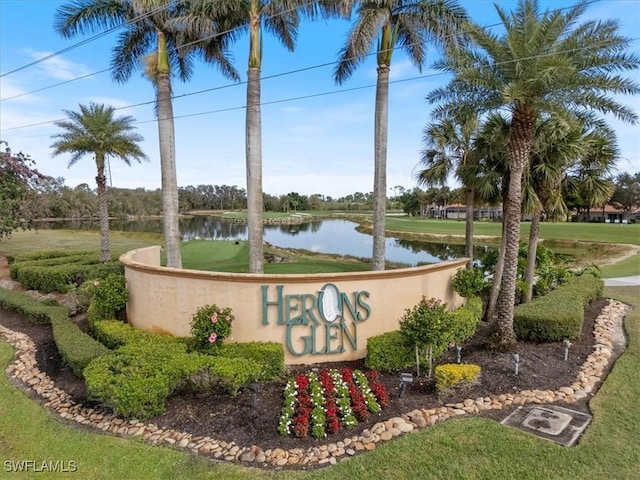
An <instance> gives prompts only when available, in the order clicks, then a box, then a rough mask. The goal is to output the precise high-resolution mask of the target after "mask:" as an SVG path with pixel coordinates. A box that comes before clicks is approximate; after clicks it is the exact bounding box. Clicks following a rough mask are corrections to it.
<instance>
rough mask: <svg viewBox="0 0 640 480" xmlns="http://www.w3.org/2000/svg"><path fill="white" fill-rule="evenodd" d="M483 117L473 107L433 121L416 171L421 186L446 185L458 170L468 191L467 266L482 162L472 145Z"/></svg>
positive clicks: (471, 261) (469, 265)
mask: <svg viewBox="0 0 640 480" xmlns="http://www.w3.org/2000/svg"><path fill="white" fill-rule="evenodd" d="M479 124H480V119H479V118H478V116H477V115H476V114H475V112H473V111H472V110H471V109H461V110H460V111H458V112H457V113H456V114H455V115H454V116H453V117H451V118H446V119H444V120H442V121H440V122H436V123H432V124H430V125H428V126H427V127H426V128H425V131H424V137H423V138H424V145H425V148H424V150H423V152H422V158H421V160H420V162H421V164H422V166H423V167H424V168H423V169H422V170H420V171H418V172H417V173H416V176H415V178H416V180H417V182H418V184H419V185H428V186H434V185H442V186H444V185H446V184H447V180H448V178H449V175H450V174H451V173H452V172H454V173H455V176H456V177H457V178H458V179H459V180H460V181H461V182H462V184H463V188H464V191H465V204H466V213H465V256H467V257H469V263H467V268H472V266H473V213H474V203H475V185H474V183H475V181H476V179H477V178H478V164H477V162H476V161H475V159H474V156H473V155H474V152H473V149H472V144H473V141H474V138H475V135H476V133H477V130H478V128H479Z"/></svg>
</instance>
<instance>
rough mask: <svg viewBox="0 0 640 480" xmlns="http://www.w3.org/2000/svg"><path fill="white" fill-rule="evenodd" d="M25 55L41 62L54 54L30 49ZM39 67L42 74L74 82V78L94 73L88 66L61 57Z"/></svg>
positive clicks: (47, 61) (46, 61)
mask: <svg viewBox="0 0 640 480" xmlns="http://www.w3.org/2000/svg"><path fill="white" fill-rule="evenodd" d="M25 53H26V54H27V55H29V56H30V57H31V58H33V59H34V60H40V59H42V58H45V57H47V56H49V55H51V54H52V52H47V51H37V50H32V49H30V48H27V49H25ZM37 66H38V70H39V71H40V72H41V73H43V74H44V75H46V76H48V77H51V78H55V79H58V80H73V79H74V78H77V77H81V76H83V75H87V74H89V73H92V72H91V71H90V70H89V69H88V68H87V67H86V66H84V65H82V64H80V63H75V62H70V61H68V60H65V59H64V58H62V57H60V56H56V57H51V58H47V59H46V60H43V61H42V62H40V63H39V64H38V65H37ZM89 78H91V77H89Z"/></svg>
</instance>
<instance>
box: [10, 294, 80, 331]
mask: <svg viewBox="0 0 640 480" xmlns="http://www.w3.org/2000/svg"><path fill="white" fill-rule="evenodd" d="M0 308H4V309H5V310H9V311H11V312H17V313H19V314H20V315H23V316H24V317H25V318H26V319H27V320H29V321H30V322H31V323H33V324H35V325H49V324H50V323H51V317H52V316H57V315H64V316H68V315H69V309H68V308H67V307H63V306H51V305H47V304H45V303H43V302H41V301H39V300H36V299H35V298H33V297H30V296H29V295H27V294H26V293H22V292H14V291H12V290H4V289H0Z"/></svg>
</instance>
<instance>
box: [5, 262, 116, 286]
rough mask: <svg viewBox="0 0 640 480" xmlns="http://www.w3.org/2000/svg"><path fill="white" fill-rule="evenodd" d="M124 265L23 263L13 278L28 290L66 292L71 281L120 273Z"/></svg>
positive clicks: (112, 263)
mask: <svg viewBox="0 0 640 480" xmlns="http://www.w3.org/2000/svg"><path fill="white" fill-rule="evenodd" d="M123 271H124V267H123V266H122V264H121V263H120V262H111V263H97V264H96V263H91V261H90V260H87V261H86V263H71V264H63V265H54V266H41V265H24V266H21V267H20V268H19V269H18V271H17V274H16V278H15V280H17V281H18V282H20V284H21V285H22V286H23V287H24V288H27V289H30V290H39V291H41V292H66V291H67V290H68V285H69V284H71V283H75V284H76V285H77V284H80V283H82V282H84V281H85V279H87V278H105V277H107V276H108V275H109V274H112V273H119V274H122V272H123Z"/></svg>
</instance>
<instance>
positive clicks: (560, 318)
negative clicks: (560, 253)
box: [513, 274, 604, 342]
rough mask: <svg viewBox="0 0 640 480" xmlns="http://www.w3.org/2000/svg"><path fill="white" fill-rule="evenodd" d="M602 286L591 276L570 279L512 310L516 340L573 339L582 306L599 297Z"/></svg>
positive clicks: (578, 333) (579, 325) (577, 332)
mask: <svg viewBox="0 0 640 480" xmlns="http://www.w3.org/2000/svg"><path fill="white" fill-rule="evenodd" d="M603 288H604V283H603V281H602V280H601V279H600V278H595V277H593V276H592V275H588V274H587V275H582V276H576V277H573V278H572V279H571V280H569V281H568V282H567V283H565V284H563V285H561V286H559V287H558V288H556V289H555V290H553V291H551V292H550V293H548V294H547V295H545V296H543V297H538V298H536V299H534V300H532V301H531V302H528V303H525V304H522V305H518V306H517V307H516V308H515V309H514V316H513V328H514V330H515V332H516V335H517V337H518V339H520V340H530V341H534V342H555V341H560V340H564V339H575V338H578V337H579V336H580V333H581V332H582V324H583V322H584V307H585V306H586V305H588V304H589V303H590V302H591V301H593V300H595V299H597V298H600V297H601V296H602V290H603Z"/></svg>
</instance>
